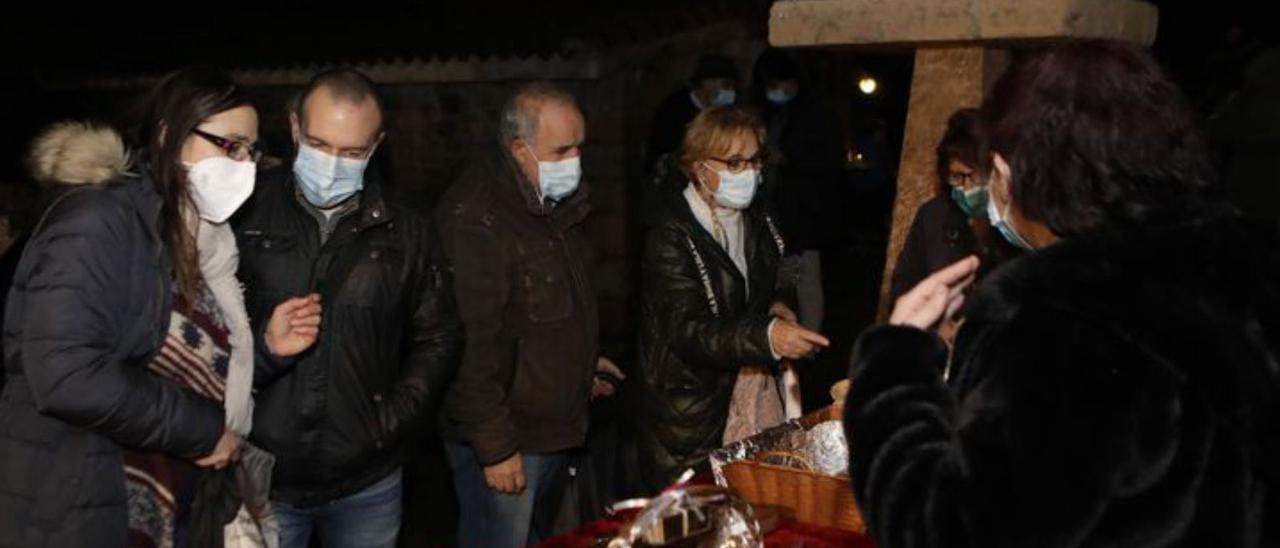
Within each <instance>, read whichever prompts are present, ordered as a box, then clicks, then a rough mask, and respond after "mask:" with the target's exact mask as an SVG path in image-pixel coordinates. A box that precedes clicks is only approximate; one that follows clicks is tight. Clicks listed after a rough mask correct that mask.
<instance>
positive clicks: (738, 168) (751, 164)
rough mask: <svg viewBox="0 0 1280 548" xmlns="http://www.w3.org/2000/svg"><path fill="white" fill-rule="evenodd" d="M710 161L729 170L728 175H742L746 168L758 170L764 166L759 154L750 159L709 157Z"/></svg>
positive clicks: (762, 158)
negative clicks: (718, 163) (720, 164)
mask: <svg viewBox="0 0 1280 548" xmlns="http://www.w3.org/2000/svg"><path fill="white" fill-rule="evenodd" d="M710 159H711V160H715V161H717V162H720V163H722V164H724V165H725V167H727V168H729V173H742V172H743V171H745V170H746V169H747V168H751V169H760V166H762V165H764V157H763V156H761V155H759V154H757V155H755V156H752V157H750V158H738V157H736V156H735V157H733V158H716V157H711V158H710Z"/></svg>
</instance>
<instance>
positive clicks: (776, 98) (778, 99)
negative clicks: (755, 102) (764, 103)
mask: <svg viewBox="0 0 1280 548" xmlns="http://www.w3.org/2000/svg"><path fill="white" fill-rule="evenodd" d="M764 97H765V98H766V99H768V100H769V102H770V103H773V104H775V105H785V104H787V103H789V102H791V99H792V98H794V97H795V96H794V95H791V94H790V93H787V90H785V89H782V88H774V89H771V90H769V91H768V92H767V93H765V94H764Z"/></svg>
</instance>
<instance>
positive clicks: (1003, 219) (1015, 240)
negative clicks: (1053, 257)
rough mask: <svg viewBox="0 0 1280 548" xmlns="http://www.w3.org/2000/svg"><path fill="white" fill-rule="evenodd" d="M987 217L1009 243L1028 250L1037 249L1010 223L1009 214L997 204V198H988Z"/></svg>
mask: <svg viewBox="0 0 1280 548" xmlns="http://www.w3.org/2000/svg"><path fill="white" fill-rule="evenodd" d="M987 218H988V219H990V221H991V226H994V227H995V228H996V230H999V231H1000V235H1001V236H1004V239H1005V240H1008V241H1009V243H1011V244H1013V245H1014V246H1016V247H1020V248H1022V249H1025V250H1027V251H1033V250H1034V249H1035V248H1033V247H1031V244H1030V243H1028V242H1027V240H1025V239H1023V237H1022V236H1021V235H1020V234H1018V231H1016V230H1014V229H1013V226H1012V225H1010V224H1009V218H1008V216H1007V214H1004V213H1001V212H1000V207H999V206H997V205H996V201H995V200H992V199H988V200H987Z"/></svg>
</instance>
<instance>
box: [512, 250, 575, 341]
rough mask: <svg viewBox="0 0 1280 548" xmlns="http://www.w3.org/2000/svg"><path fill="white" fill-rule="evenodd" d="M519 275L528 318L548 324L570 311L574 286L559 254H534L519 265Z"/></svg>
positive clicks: (567, 315) (560, 318)
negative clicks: (537, 255)
mask: <svg viewBox="0 0 1280 548" xmlns="http://www.w3.org/2000/svg"><path fill="white" fill-rule="evenodd" d="M518 276H519V280H518V282H519V284H520V295H521V298H522V301H523V304H524V308H525V313H526V314H527V315H528V317H529V321H531V322H533V323H535V324H539V323H549V322H555V321H560V320H564V319H566V318H568V317H569V316H571V315H572V314H573V289H572V285H571V284H570V281H569V273H568V271H567V270H566V269H565V265H564V260H563V257H561V256H560V255H558V254H550V255H542V256H539V257H534V258H532V259H530V260H529V261H527V262H525V263H524V264H523V265H521V267H520V268H519V271H518Z"/></svg>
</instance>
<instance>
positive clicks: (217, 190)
mask: <svg viewBox="0 0 1280 548" xmlns="http://www.w3.org/2000/svg"><path fill="white" fill-rule="evenodd" d="M257 175H258V167H257V165H256V164H254V163H253V162H251V161H248V160H245V161H243V162H237V161H235V160H232V159H231V158H227V157H226V156H210V157H208V158H205V159H203V160H200V161H199V162H196V163H195V164H187V180H188V181H190V183H191V189H190V190H191V200H192V201H193V202H195V204H196V211H197V212H199V213H200V218H202V219H204V220H206V221H209V222H211V223H214V224H218V223H223V222H226V220H227V219H229V218H231V215H232V214H233V213H235V212H236V210H237V209H240V206H241V205H243V204H244V202H245V200H248V199H249V196H251V195H252V194H253V183H254V180H255V179H256V178H257Z"/></svg>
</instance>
